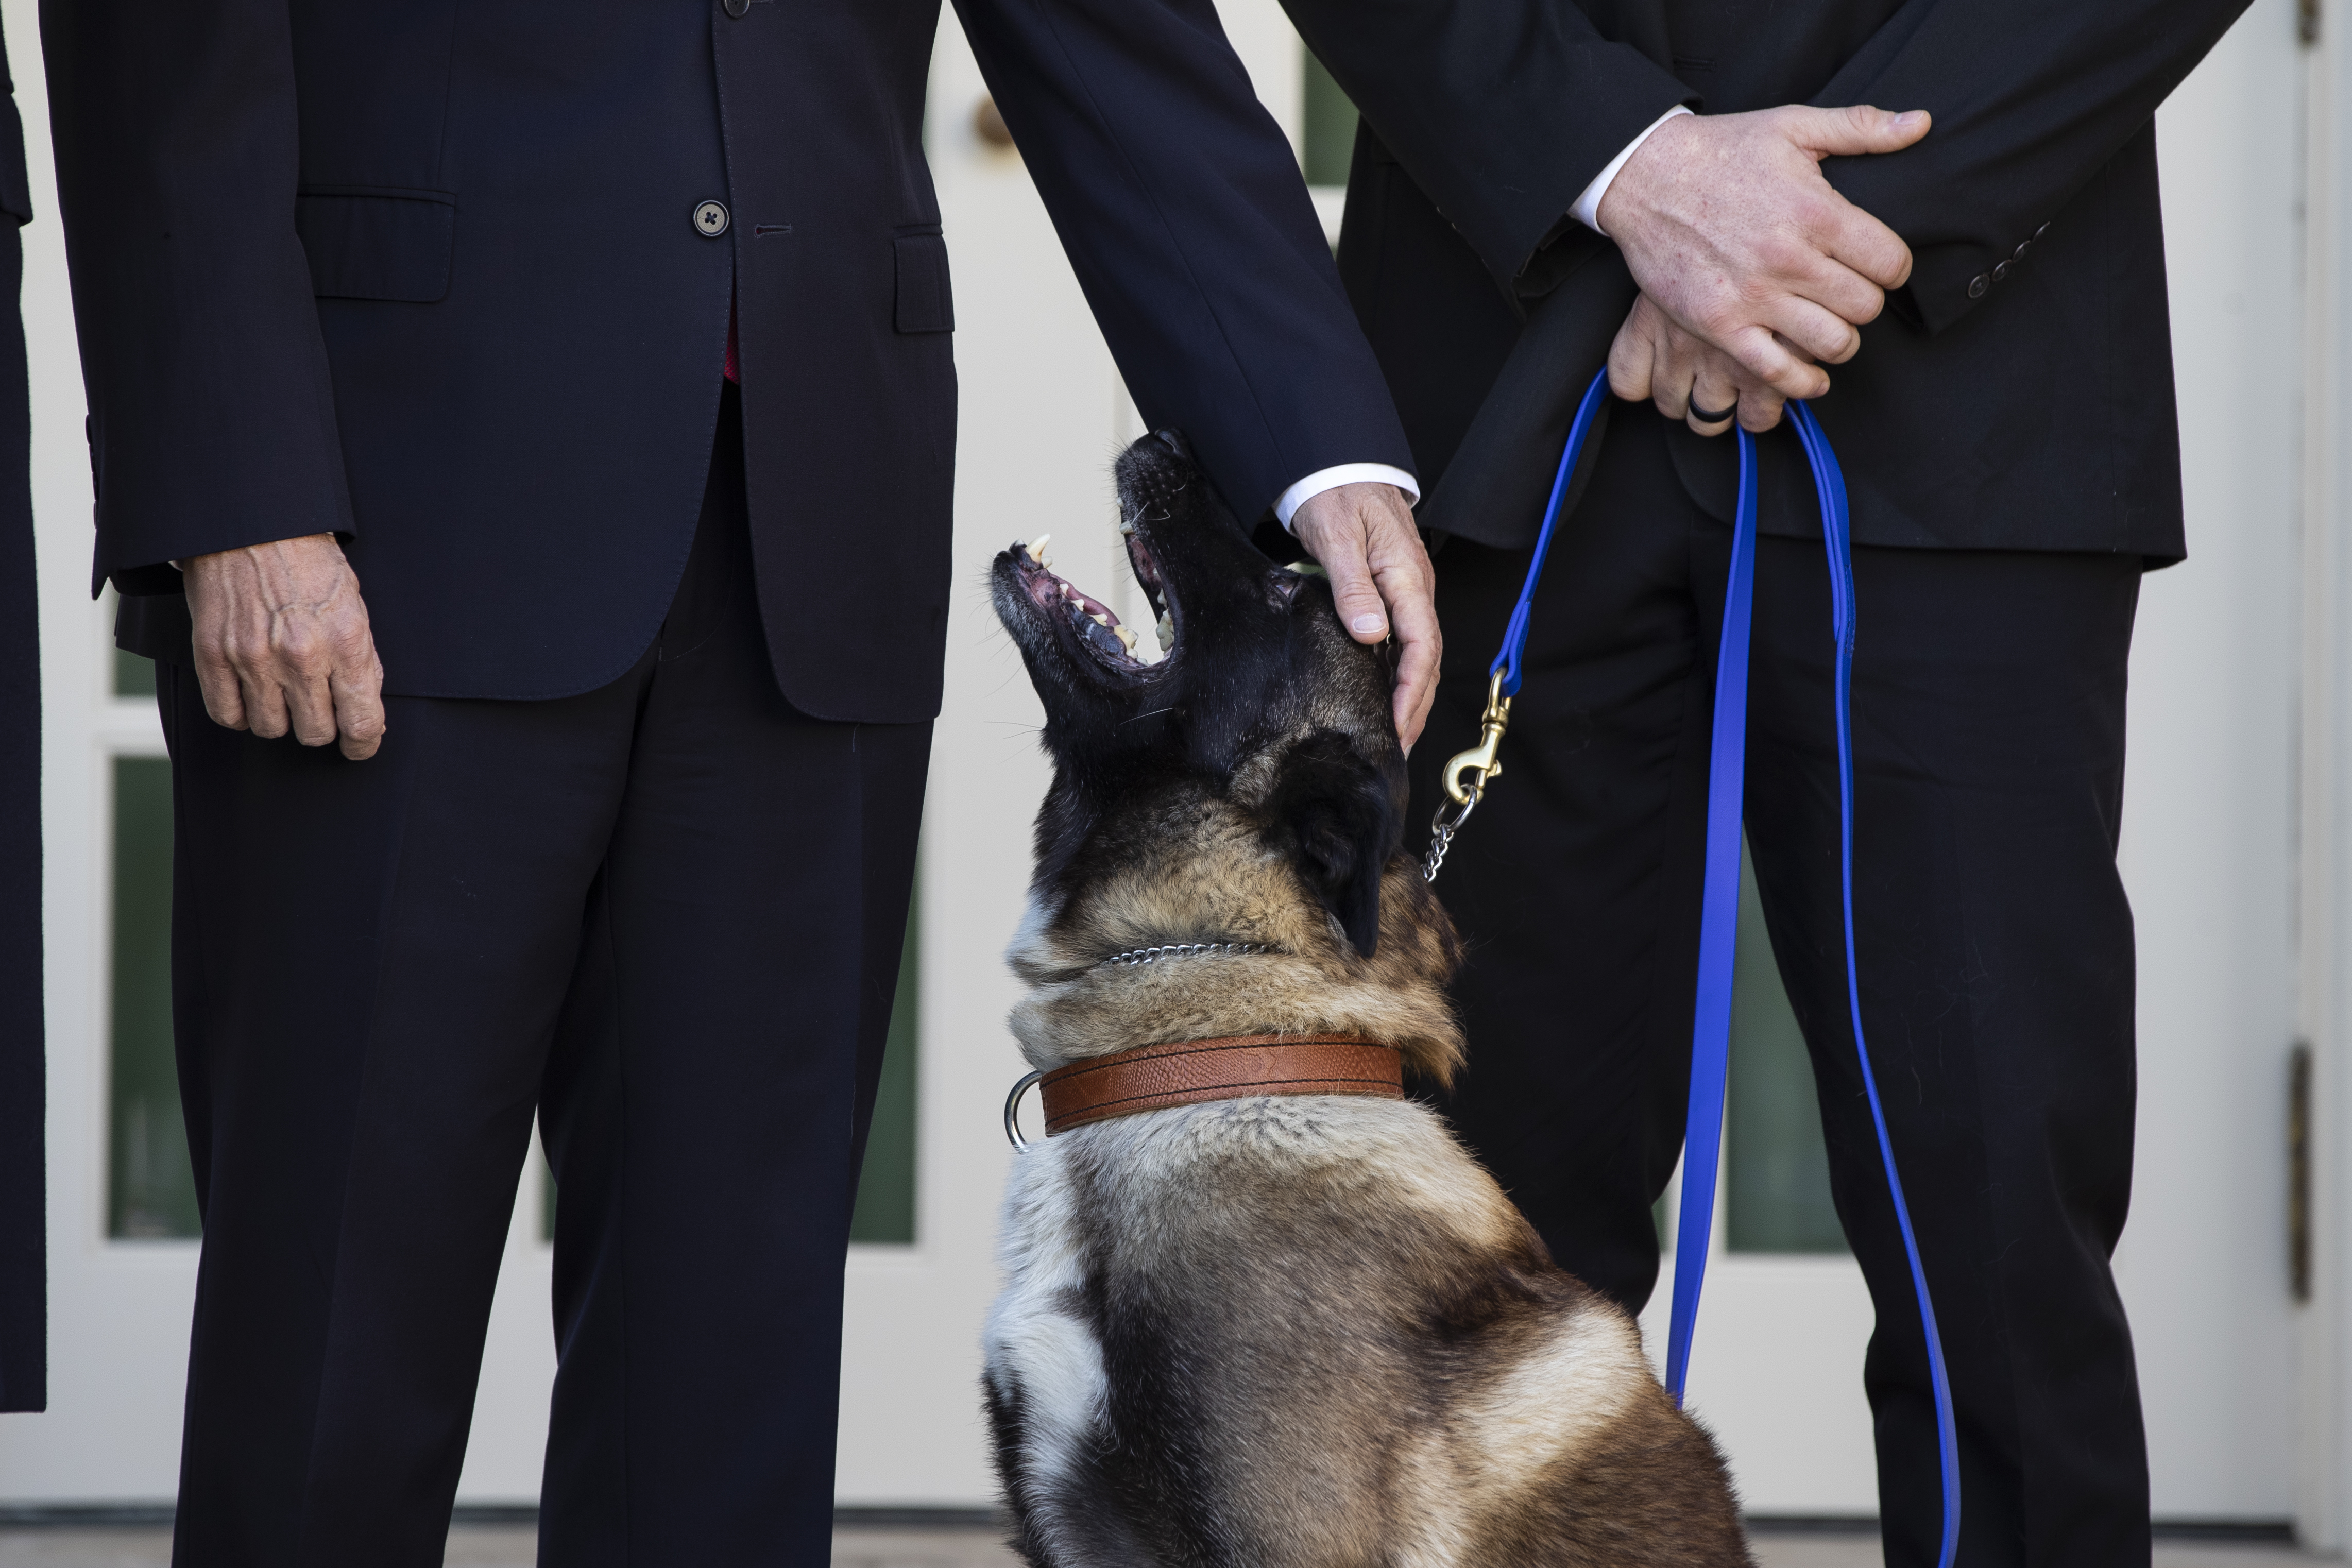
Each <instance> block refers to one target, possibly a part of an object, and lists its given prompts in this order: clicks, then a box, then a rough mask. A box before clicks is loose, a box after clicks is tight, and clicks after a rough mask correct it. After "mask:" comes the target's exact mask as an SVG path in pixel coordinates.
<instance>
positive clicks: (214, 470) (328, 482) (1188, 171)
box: [41, 0, 1411, 721]
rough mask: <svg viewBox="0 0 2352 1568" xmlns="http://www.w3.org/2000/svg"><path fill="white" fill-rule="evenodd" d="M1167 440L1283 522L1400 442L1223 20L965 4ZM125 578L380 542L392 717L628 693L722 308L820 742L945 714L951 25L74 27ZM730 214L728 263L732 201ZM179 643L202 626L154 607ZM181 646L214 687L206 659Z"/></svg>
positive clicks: (71, 147) (123, 10)
mask: <svg viewBox="0 0 2352 1568" xmlns="http://www.w3.org/2000/svg"><path fill="white" fill-rule="evenodd" d="M959 8H960V13H961V16H962V19H963V23H964V26H965V29H966V31H967V33H968V34H969V35H970V37H971V40H972V44H973V47H974V49H975V51H976V52H977V54H978V56H979V58H980V61H981V65H982V69H983V70H984V71H985V72H986V74H987V76H988V79H989V81H990V84H991V86H992V89H993V90H994V92H995V94H996V97H997V100H998V102H999V104H1000V106H1001V108H1002V110H1003V114H1004V118H1005V120H1006V121H1007V122H1008V123H1009V124H1010V125H1011V127H1012V128H1013V132H1014V133H1015V135H1016V136H1017V138H1018V140H1019V142H1020V145H1021V149H1022V152H1023V154H1024V157H1025V159H1026V161H1027V164H1028V168H1029V171H1030V173H1031V174H1032V175H1033V176H1034V179H1035V180H1036V182H1037V184H1038V187H1039V189H1040V191H1041V192H1042V193H1043V195H1044V196H1045V201H1046V204H1047V205H1048V207H1049V208H1050V210H1051V211H1052V212H1053V214H1054V216H1055V221H1056V223H1057V224H1058V225H1059V226H1061V230H1062V236H1063V239H1064V242H1065V244H1066V247H1067V248H1068V250H1069V253H1070V257H1071V259H1072V261H1073V263H1074V264H1075V266H1076V270H1077V274H1078V279H1079V281H1080V282H1081V284H1082V285H1083V286H1084V287H1085V289H1086V290H1087V296H1088V298H1089V300H1091V302H1092V303H1093V306H1094V309H1095V311H1096V314H1097V318H1098V319H1099V321H1101V323H1102V326H1103V330H1104V331H1105V334H1106V335H1107V336H1108V339H1109V341H1110V344H1111V347H1112V350H1113V352H1114V353H1115V354H1116V355H1117V357H1118V363H1119V365H1120V368H1121V370H1122V371H1123V372H1124V374H1126V376H1127V381H1128V384H1129V387H1130V388H1131V389H1132V390H1133V392H1134V394H1135V395H1136V399H1137V402H1138V404H1139V407H1140V409H1141V411H1142V413H1143V415H1144V416H1145V417H1146V418H1147V419H1149V420H1150V421H1151V422H1152V423H1154V424H1158V425H1175V426H1181V427H1182V428H1183V429H1184V430H1185V432H1186V433H1187V434H1188V435H1189V436H1190V437H1191V438H1192V443H1193V446H1194V447H1195V448H1196V449H1197V450H1198V451H1199V453H1200V454H1201V457H1202V461H1203V463H1204V464H1205V465H1206V466H1207V468H1208V469H1209V472H1210V473H1211V475H1212V476H1213V479H1215V481H1216V483H1217V484H1218V485H1219V487H1220V488H1221V489H1223V491H1224V493H1225V495H1226V497H1227V498H1228V499H1229V500H1231V501H1232V502H1233V503H1234V505H1235V506H1236V507H1237V508H1239V509H1240V510H1242V511H1243V512H1244V514H1254V513H1255V512H1257V511H1259V510H1262V509H1263V508H1265V506H1266V505H1267V504H1268V503H1270V502H1271V501H1272V500H1273V499H1274V498H1275V497H1276V495H1277V494H1278V493H1279V492H1280V491H1281V490H1282V489H1283V488H1284V487H1286V486H1287V485H1288V484H1290V483H1291V482H1292V481H1294V480H1296V479H1299V478H1301V477H1303V476H1304V475H1306V474H1307V473H1309V472H1311V471H1313V470H1315V469H1317V468H1322V467H1325V466H1327V465H1330V464H1335V463H1341V462H1353V461H1374V462H1388V463H1394V464H1397V465H1399V466H1405V465H1408V464H1409V463H1410V461H1411V458H1410V454H1409V452H1408V450H1407V447H1406V446H1405V442H1404V438H1403V436H1402V431H1401V430H1400V428H1399V427H1398V426H1397V423H1396V418H1395V414H1394V411H1393V409H1392V407H1391V404H1390V401H1389V397H1388V394H1387V392H1386V390H1385V388H1384V386H1383V385H1382V383H1381V375H1380V370H1379V367H1378V365H1377V363H1375V361H1374V360H1373V358H1372V356H1371V354H1370V351H1369V350H1368V349H1367V348H1366V347H1365V345H1364V342H1363V340H1362V337H1361V335H1360V332H1359V331H1358V329H1357V326H1356V323H1355V321H1354V320H1353V318H1352V317H1351V315H1350V314H1349V309H1348V304H1347V300H1346V298H1345V295H1344V293H1343V292H1342V290H1341V288H1340V285H1339V279H1338V275H1337V273H1336V272H1335V270H1334V269H1333V268H1332V264H1331V258H1330V256H1329V253H1328V249H1327V247H1325V245H1324V242H1323V238H1322V236H1321V233H1320V230H1319V229H1318V226H1317V225H1316V221H1315V218H1314V216H1313V213H1312V210H1311V208H1310V207H1309V205H1308V203H1307V197H1306V194H1305V192H1304V190H1303V188H1302V187H1301V184H1300V181H1299V177H1298V170H1297V163H1296V161H1295V159H1294V158H1293V155H1292V153H1291V151H1290V148H1289V146H1288V144H1287V142H1286V141H1285V139H1284V138H1283V136H1282V135H1281V133H1280V132H1279V131H1278V130H1277V128H1276V126H1275V125H1274V123H1273V122H1272V121H1271V120H1269V119H1268V118H1267V117H1266V115H1265V112H1264V110H1262V109H1260V108H1259V106H1258V104H1257V102H1256V100H1255V98H1254V97H1253V96H1252V94H1251V92H1250V89H1249V84H1248V80H1247V78H1246V77H1245V76H1244V73H1243V71H1242V68H1241V67H1240V65H1239V63H1238V62H1237V61H1236V60H1235V59H1234V56H1233V54H1232V51H1231V49H1230V47H1228V46H1227V44H1226V43H1225V40H1224V37H1223V33H1222V32H1221V31H1220V29H1219V27H1218V25H1217V22H1216V17H1215V13H1214V10H1213V5H1211V0H959ZM41 15H42V39H43V42H44V45H45V47H46V48H47V60H48V72H49V81H50V100H51V105H52V113H53V115H54V117H55V121H56V131H57V148H58V178H59V194H60V196H61V198H62V200H63V202H64V205H65V216H66V231H67V238H68V255H69V258H70V261H71V265H72V273H73V284H74V297H75V306H76V316H77V320H78V323H79V330H80V333H81V342H82V357H83V363H84V366H85V371H86V375H87V379H88V383H89V398H90V410H91V420H90V439H91V450H92V460H93V462H94V463H95V465H96V469H97V476H98V533H99V539H98V558H97V567H96V572H97V576H98V577H99V578H100V579H105V578H109V577H111V578H112V579H113V580H114V581H115V583H116V584H118V585H119V586H120V587H121V589H122V590H123V591H124V593H125V594H126V595H173V594H174V593H175V591H176V588H177V582H176V578H175V574H173V570H172V568H171V567H170V566H169V565H168V564H166V563H167V562H168V561H170V560H173V559H175V558H182V557H185V556H189V555H194V554H197V553H201V552H207V551H214V550H220V549H225V548H229V547H233V546H236V545H242V544H248V543H253V542H259V541H264V540H270V539H277V538H283V537H287V536H289V535H293V534H299V533H308V532H316V531H328V530H332V531H337V532H341V533H343V534H346V535H349V536H350V542H349V550H350V553H351V558H352V563H353V564H354V566H355V568H356V569H357V571H358V574H359V577H360V582H361V585H362V590H363V592H364V593H365V595H366V596H367V600H368V604H369V607H370V611H371V614H372V616H373V623H374V627H375V633H376V637H377V641H378V647H379V648H380V650H381V652H382V654H383V665H384V671H385V683H386V689H387V690H389V691H391V692H394V693H402V694H410V695H433V696H449V697H501V698H544V697H553V696H558V695H562V694H566V693H571V692H577V691H582V690H587V689H593V688H594V687H596V686H599V685H601V684H603V683H604V682H606V681H608V680H610V679H614V677H616V676H618V675H619V674H620V673H621V672H622V671H623V670H625V668H627V667H628V666H629V664H630V663H631V662H632V661H633V660H635V658H637V656H638V655H639V653H640V652H642V651H643V649H644V648H645V647H646V646H647V644H648V643H649V642H650V640H651V639H652V637H653V634H654V631H655V629H656V626H657V625H658V624H659V622H660V619H661V616H662V615H663V612H664V610H665V609H666V607H667V604H668V601H669V596H670V593H671V590H672V588H673V586H674V585H675V584H676V583H677V579H678V574H679V572H680V570H681V568H682V567H683V564H684V563H685V559H686V553H687V549H688V543H689V542H690V540H691V538H692V535H693V531H694V525H695V519H696V515H697V510H698V502H699V500H700V498H701V493H702V489H703V481H704V476H705V472H706V468H707V464H708V461H709V450H710V439H711V432H712V429H713V424H714V421H715V419H716V417H717V412H718V405H719V364H720V361H721V358H722V354H723V350H724V345H725V342H726V339H727V330H728V312H729V302H730V295H731V297H732V298H733V299H734V300H735V301H736V306H737V309H738V310H739V312H740V341H741V365H742V378H743V417H744V423H745V433H746V437H747V440H746V448H747V453H748V458H747V467H748V478H749V482H750V498H751V528H752V534H753V538H754V541H755V544H756V548H757V552H758V555H759V560H760V563H761V570H760V576H761V603H762V605H763V609H764V612H765V615H766V619H767V626H768V635H769V638H770V646H771V648H772V653H773V655H774V658H775V664H776V668H777V673H778V676H779V678H780V679H781V680H782V685H783V688H784V691H785V694H786V695H787V696H788V697H789V698H790V699H791V700H792V701H793V703H794V704H795V705H796V706H798V707H799V708H801V709H803V710H805V711H807V712H810V713H813V714H815V715H818V716H820V717H824V718H832V719H846V720H861V721H913V720H920V719H925V718H928V717H929V716H930V715H931V714H932V713H933V712H934V711H935V710H937V707H938V702H939V692H940V657H941V647H942V639H943V637H944V636H945V627H946V619H947V605H948V595H949V585H950V563H949V559H948V555H949V538H950V530H949V502H950V491H951V488H952V479H953V466H954V453H955V372H954V367H953V364H952V362H951V359H950V348H949V343H950V329H951V327H952V325H953V319H954V318H953V310H952V308H951V305H950V292H949V282H948V252H947V242H946V240H945V238H944V237H942V235H941V233H940V210H939V206H938V204H937V202H936V200H935V198H934V196H933V194H932V190H931V182H930V176H929V171H928V169H927V168H926V166H925V163H924V159H923V145H922V130H923V97H924V87H925V81H926V77H927V74H928V70H929V59H930V53H931V41H932V38H933V36H934V34H935V32H936V30H937V27H938V24H939V5H938V0H569V3H567V4H562V5H558V4H553V3H551V0H477V3H474V4H468V5H460V4H458V0H46V3H45V4H44V5H43V6H42V14H41ZM710 200H717V201H719V202H721V203H723V204H724V205H726V206H727V207H728V208H729V209H730V222H729V225H728V226H727V228H726V229H725V231H724V233H723V234H721V235H719V236H718V237H709V236H707V235H706V234H704V233H703V232H701V231H700V230H699V229H698V226H696V224H695V223H694V221H693V220H692V215H693V214H694V212H695V211H696V209H697V207H698V205H699V204H701V203H703V202H706V201H710ZM125 630H126V635H128V636H129V637H131V639H132V640H133V641H134V643H136V644H137V645H139V646H141V647H142V651H147V652H152V653H163V654H165V655H166V656H169V655H170V654H171V653H172V651H173V648H174V647H177V648H178V649H181V650H184V647H185V643H184V638H185V635H186V634H185V619H184V612H183V611H181V610H180V609H179V601H178V600H177V599H176V598H173V599H172V600H169V601H168V602H166V603H165V604H164V605H163V607H162V608H160V609H159V608H158V607H157V606H156V605H154V604H152V603H151V605H148V606H145V607H143V608H134V610H133V612H132V614H131V615H130V616H126V620H125ZM182 657H184V651H183V653H182Z"/></svg>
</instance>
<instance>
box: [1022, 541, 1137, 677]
mask: <svg viewBox="0 0 2352 1568" xmlns="http://www.w3.org/2000/svg"><path fill="white" fill-rule="evenodd" d="M1019 549H1020V550H1021V552H1022V553H1023V554H1024V555H1026V556H1028V557H1029V560H1030V562H1031V563H1032V564H1033V565H1034V568H1035V570H1036V571H1037V572H1038V573H1039V574H1041V575H1042V576H1044V578H1045V581H1046V582H1048V583H1050V584H1053V585H1054V593H1055V596H1056V597H1057V598H1058V599H1059V601H1060V602H1061V603H1062V604H1064V605H1074V606H1076V609H1077V610H1078V611H1079V613H1080V614H1082V615H1084V616H1086V617H1087V619H1089V620H1091V621H1092V622H1094V624H1095V626H1097V627H1099V628H1101V630H1102V631H1103V632H1104V633H1106V634H1108V635H1109V636H1110V637H1114V638H1116V639H1117V646H1118V647H1119V648H1120V649H1121V650H1122V651H1124V652H1127V653H1129V654H1132V653H1133V652H1134V651H1135V634H1134V633H1133V632H1129V631H1125V630H1122V629H1121V628H1120V626H1119V622H1118V612H1117V611H1116V610H1113V609H1112V608H1111V607H1110V606H1109V605H1106V604H1104V603H1103V602H1102V601H1101V600H1100V599H1097V598H1096V597H1095V596H1094V595H1091V594H1086V593H1081V592H1080V591H1079V590H1078V588H1077V587H1076V584H1072V583H1071V582H1070V581H1069V579H1067V578H1066V577H1064V576H1063V575H1062V574H1060V573H1058V572H1055V570H1054V569H1053V568H1052V567H1050V566H1048V565H1047V564H1046V563H1045V538H1044V537H1043V536H1040V537H1039V539H1038V540H1037V542H1035V543H1034V544H1024V545H1021V546H1019ZM1080 629H1081V630H1087V628H1084V627H1082V628H1080ZM1088 635H1090V636H1091V635H1092V633H1091V631H1088ZM1106 646H1109V645H1106Z"/></svg>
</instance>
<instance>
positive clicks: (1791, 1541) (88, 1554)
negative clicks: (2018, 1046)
mask: <svg viewBox="0 0 2352 1568" xmlns="http://www.w3.org/2000/svg"><path fill="white" fill-rule="evenodd" d="M535 1539H536V1535H535V1532H534V1531H532V1529H531V1528H530V1526H529V1525H470V1526H461V1527H459V1528H458V1529H457V1530H453V1531H450V1532H449V1554H448V1557H447V1558H446V1563H447V1564H448V1568H531V1562H532V1551H531V1548H532V1545H533V1542H534V1541H535ZM1755 1541H1756V1555H1757V1558H1758V1560H1759V1562H1760V1563H1762V1564H1763V1568H1876V1565H1877V1563H1878V1542H1877V1541H1876V1540H1875V1539H1874V1538H1873V1537H1871V1536H1868V1535H1786V1534H1780V1533H1778V1532H1772V1533H1759V1535H1757V1537H1756V1538H1755ZM170 1559H171V1535H170V1532H169V1531H164V1530H160V1529H142V1530H101V1529H84V1528H79V1527H45V1528H39V1529H24V1530H12V1529H0V1568H166V1564H167V1563H169V1562H170ZM2316 1561H2318V1559H2315V1558H2312V1557H2306V1556H2305V1555H2304V1554H2303V1553H2302V1552H2294V1551H2292V1550H2290V1549H2288V1548H2286V1547H2284V1546H2265V1545H2220V1544H2206V1543H2202V1542H2158V1543H2157V1548H2156V1565H2155V1568H2291V1565H2293V1564H2296V1563H2313V1562H2316ZM833 1568H1014V1559H1013V1554H1012V1553H1010V1552H1006V1551H1005V1550H1004V1548H1003V1546H1002V1545H1001V1544H1000V1543H999V1542H998V1541H997V1539H996V1537H995V1536H994V1534H993V1533H992V1532H991V1531H978V1530H939V1529H920V1530H907V1529H899V1530H881V1529H852V1530H843V1531H839V1532H837V1533H836V1534H835V1536H834V1539H833Z"/></svg>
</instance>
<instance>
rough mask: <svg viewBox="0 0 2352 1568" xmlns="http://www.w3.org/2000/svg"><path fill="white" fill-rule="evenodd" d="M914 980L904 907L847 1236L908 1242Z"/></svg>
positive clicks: (910, 929)
mask: <svg viewBox="0 0 2352 1568" xmlns="http://www.w3.org/2000/svg"><path fill="white" fill-rule="evenodd" d="M919 989H920V979H919V973H918V971H917V968H916V963H915V910H912V909H909V910H908V911H907V945H906V948H905V951H904V952H902V953H901V954H900V956H899V959H898V994H897V995H896V996H895V997H893V998H892V1000H891V1005H890V1034H889V1037H888V1040H887V1043H886V1044H885V1046H884V1047H883V1053H882V1082H881V1088H880V1089H879V1091H878V1092H877V1095H876V1096H875V1100H874V1123H873V1128H872V1130H871V1131H869V1132H868V1133H867V1134H866V1164H865V1168H864V1170H863V1172H862V1173H860V1175H859V1177H858V1182H857V1207H856V1210H855V1211H854V1212H853V1213H852V1214H851V1215H850V1219H849V1239H850V1240H852V1241H868V1242H884V1243H895V1244H897V1245H899V1246H908V1245H911V1244H912V1243H913V1241H914V1239H915V1022H916V1013H917V1005H918V1004H917V1001H916V997H917V994H918V992H919ZM539 1190H540V1212H539V1237H540V1239H541V1241H551V1240H553V1239H554V1237H555V1177H554V1175H553V1174H552V1173H550V1172H549V1171H548V1170H547V1169H546V1167H545V1165H544V1164H542V1165H541V1168H540V1185H539Z"/></svg>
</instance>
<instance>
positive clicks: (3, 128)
mask: <svg viewBox="0 0 2352 1568" xmlns="http://www.w3.org/2000/svg"><path fill="white" fill-rule="evenodd" d="M7 72H8V59H7V54H6V52H5V46H0V85H5V88H6V90H7V92H8V93H9V94H11V95H13V94H14V92H15V91H16V84H15V83H14V81H12V80H10V79H9V78H8V74H7ZM32 216H33V204H32V201H31V198H30V196H29V195H28V194H27V192H26V187H25V129H24V125H23V124H22V122H21V121H18V120H17V118H16V99H15V98H14V97H13V96H7V97H0V290H5V298H6V299H7V300H10V301H11V304H10V305H9V308H8V309H7V310H0V1410H41V1409H45V1408H47V1405H48V1380H47V1327H48V1248H47V1238H46V1236H45V1230H46V1222H47V1207H48V1205H47V1202H46V1201H45V1199H44V1196H43V1193H44V1181H43V1160H42V1147H43V1145H42V1137H43V1127H42V1110H43V1104H42V1102H43V1089H44V1073H43V1068H42V1060H41V1057H42V1022H41V647H40V616H39V612H38V606H37V603H36V600H35V595H34V583H33V490H32V473H31V446H30V442H31V434H32V406H31V402H30V399H29V398H28V396H27V395H26V383H25V324H24V321H23V318H21V317H20V316H19V315H18V314H17V312H16V306H15V304H14V303H13V301H14V300H16V292H17V287H18V285H19V284H20V283H21V282H22V281H23V279H24V271H25V251H24V245H23V242H22V241H21V240H20V239H19V238H18V237H17V234H16V228H17V226H18V225H20V224H23V223H26V222H27V221H29V220H30V219H31V217H32Z"/></svg>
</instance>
